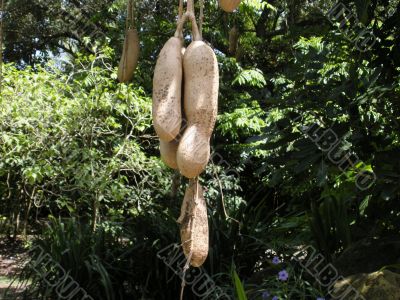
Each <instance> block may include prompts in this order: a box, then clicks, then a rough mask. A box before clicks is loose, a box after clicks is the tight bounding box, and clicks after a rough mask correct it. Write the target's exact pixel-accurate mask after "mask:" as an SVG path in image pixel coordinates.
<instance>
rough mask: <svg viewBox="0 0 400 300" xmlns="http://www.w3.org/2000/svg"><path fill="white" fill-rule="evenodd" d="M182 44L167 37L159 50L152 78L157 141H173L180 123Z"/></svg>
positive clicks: (179, 40) (175, 39) (176, 39)
mask: <svg viewBox="0 0 400 300" xmlns="http://www.w3.org/2000/svg"><path fill="white" fill-rule="evenodd" d="M181 89H182V41H181V39H180V38H178V37H172V38H170V39H169V40H168V41H167V43H166V44H165V45H164V47H163V48H162V50H161V52H160V55H159V57H158V60H157V64H156V68H155V71H154V77H153V124H154V128H155V130H156V133H157V135H158V136H159V138H160V139H161V140H163V141H165V142H169V141H172V140H173V139H174V138H175V137H176V136H177V135H178V134H179V130H180V128H181V123H182V110H181Z"/></svg>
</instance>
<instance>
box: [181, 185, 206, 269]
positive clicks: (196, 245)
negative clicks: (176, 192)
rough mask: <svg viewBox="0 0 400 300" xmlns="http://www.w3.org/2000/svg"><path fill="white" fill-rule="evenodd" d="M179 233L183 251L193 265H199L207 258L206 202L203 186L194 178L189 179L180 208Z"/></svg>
mask: <svg viewBox="0 0 400 300" xmlns="http://www.w3.org/2000/svg"><path fill="white" fill-rule="evenodd" d="M178 223H180V224H181V225H180V234H181V242H182V248H183V252H184V253H185V256H186V258H189V256H190V255H191V259H190V264H191V265H192V266H193V267H200V266H201V265H202V264H203V263H204V261H205V260H206V258H207V255H208V248H209V238H208V236H209V229H208V218H207V204H206V201H205V199H204V192H203V188H202V186H201V185H200V183H198V182H197V181H195V180H190V181H189V186H188V188H187V189H186V192H185V198H184V200H183V204H182V208H181V216H180V217H179V219H178Z"/></svg>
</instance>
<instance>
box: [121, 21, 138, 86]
mask: <svg viewBox="0 0 400 300" xmlns="http://www.w3.org/2000/svg"><path fill="white" fill-rule="evenodd" d="M139 52H140V45H139V35H138V32H137V30H136V29H134V28H132V29H128V31H127V32H126V36H125V41H124V49H123V51H122V57H121V61H120V62H119V67H118V80H119V82H129V81H131V80H132V78H133V73H134V72H135V69H136V67H137V64H138V59H139Z"/></svg>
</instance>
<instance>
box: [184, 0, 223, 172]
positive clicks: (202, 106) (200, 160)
mask: <svg viewBox="0 0 400 300" xmlns="http://www.w3.org/2000/svg"><path fill="white" fill-rule="evenodd" d="M189 2H190V1H189ZM188 9H189V5H188ZM189 12H190V11H189ZM191 22H192V34H193V41H192V42H191V43H190V45H189V47H188V48H187V49H186V52H185V55H184V56H183V69H184V77H185V78H184V81H185V85H184V103H183V106H184V111H185V116H186V121H187V126H186V129H185V131H184V133H183V136H182V138H181V141H180V142H179V146H178V152H177V162H178V167H179V170H180V172H181V174H182V175H184V176H185V177H187V178H195V177H197V176H198V175H200V174H201V173H202V172H203V171H204V169H205V167H206V166H207V164H208V161H209V159H210V138H211V134H212V132H213V129H214V125H215V121H216V118H217V111H218V89H219V70H218V62H217V58H216V56H215V53H214V51H213V49H212V48H211V47H210V46H208V45H207V44H206V43H205V42H203V41H202V37H201V35H200V32H199V30H198V27H197V24H196V19H195V18H194V14H192V15H191Z"/></svg>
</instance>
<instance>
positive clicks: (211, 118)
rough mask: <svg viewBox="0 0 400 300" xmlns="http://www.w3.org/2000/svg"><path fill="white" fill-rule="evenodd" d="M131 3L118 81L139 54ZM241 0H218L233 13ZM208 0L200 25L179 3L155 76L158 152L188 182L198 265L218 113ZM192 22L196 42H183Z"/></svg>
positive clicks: (190, 242) (193, 260)
mask: <svg viewBox="0 0 400 300" xmlns="http://www.w3.org/2000/svg"><path fill="white" fill-rule="evenodd" d="M132 1H133V0H129V4H128V18H127V25H126V37H125V42H124V49H123V54H122V58H121V62H120V66H119V71H118V79H119V81H120V82H128V81H130V80H131V79H132V76H133V72H134V70H135V68H136V66H137V61H138V55H139V39H138V34H137V30H136V29H135V26H134V22H133V19H134V9H133V3H132ZM239 3H240V0H220V1H219V4H220V7H221V8H222V9H223V10H225V11H227V12H232V11H233V10H235V9H236V8H237V7H238V5H239ZM203 5H204V0H200V23H199V26H198V25H197V20H196V16H195V12H194V1H193V0H188V1H187V10H186V12H185V13H183V0H180V3H179V17H178V23H177V28H176V31H175V34H174V36H173V37H171V38H170V39H169V40H168V41H167V42H166V44H165V45H164V47H163V48H162V50H161V52H160V54H159V57H158V59H157V63H156V67H155V71H154V77H153V110H152V115H153V125H154V128H155V131H156V133H157V135H158V137H159V139H160V154H161V158H162V160H163V161H164V162H165V164H166V165H168V166H169V167H171V168H173V169H176V170H179V172H180V173H181V174H182V175H183V176H185V177H186V178H188V179H189V185H188V187H187V189H186V192H185V196H184V200H183V203H182V207H181V215H180V217H179V218H178V220H177V222H178V223H179V224H180V232H181V241H182V248H183V251H184V253H185V256H186V258H187V260H188V263H190V264H191V265H192V266H194V267H199V266H201V265H202V264H203V263H204V261H205V260H206V258H207V255H208V248H209V242H208V237H209V231H208V218H207V205H206V201H205V199H204V195H203V188H202V186H201V185H200V183H199V177H198V176H199V175H200V174H201V173H202V172H203V171H204V170H205V168H206V166H207V164H208V161H209V159H210V139H211V135H212V132H213V129H214V126H215V122H216V118H217V110H218V91H219V70H218V62H217V58H216V56H215V53H214V51H213V49H212V48H211V47H210V46H208V45H207V44H206V43H205V42H204V41H203V39H202V20H203ZM187 22H190V23H191V29H192V42H191V43H190V44H189V46H188V47H187V48H185V47H184V42H183V28H184V25H185V24H186V23H187Z"/></svg>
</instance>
